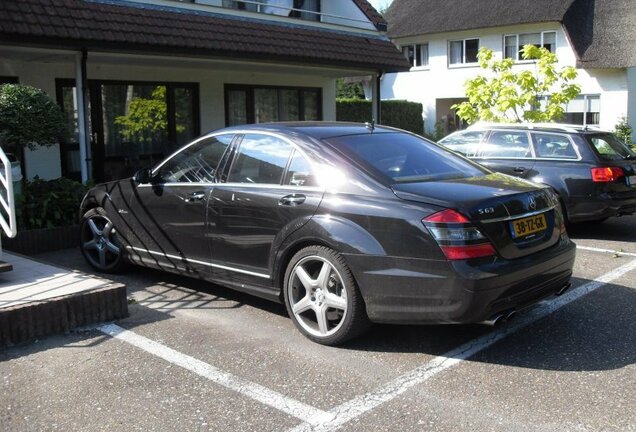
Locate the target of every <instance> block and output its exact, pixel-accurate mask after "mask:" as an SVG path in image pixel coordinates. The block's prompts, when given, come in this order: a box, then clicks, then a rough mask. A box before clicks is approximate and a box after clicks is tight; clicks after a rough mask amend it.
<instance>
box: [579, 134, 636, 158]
mask: <svg viewBox="0 0 636 432" xmlns="http://www.w3.org/2000/svg"><path fill="white" fill-rule="evenodd" d="M587 139H588V140H589V142H591V143H592V146H593V147H594V149H595V150H596V153H598V155H599V156H600V157H601V159H605V160H621V159H636V153H634V152H633V151H632V150H631V149H630V148H629V147H627V146H626V145H625V144H623V143H622V142H621V141H619V140H618V138H616V137H615V136H614V135H612V134H597V135H587Z"/></svg>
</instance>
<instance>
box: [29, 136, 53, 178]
mask: <svg viewBox="0 0 636 432" xmlns="http://www.w3.org/2000/svg"><path fill="white" fill-rule="evenodd" d="M24 166H25V167H26V173H24V177H25V178H26V179H27V180H33V178H34V177H35V176H38V177H39V178H41V179H43V180H53V179H56V178H59V177H61V176H62V165H61V162H60V146H59V144H54V145H52V146H50V147H45V146H38V147H37V148H36V149H35V150H29V149H28V148H25V149H24Z"/></svg>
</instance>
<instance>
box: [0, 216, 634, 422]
mask: <svg viewBox="0 0 636 432" xmlns="http://www.w3.org/2000/svg"><path fill="white" fill-rule="evenodd" d="M571 236H572V237H573V238H574V239H575V241H576V243H577V245H578V246H579V249H578V251H577V261H576V267H575V272H574V279H573V288H572V290H571V291H569V292H568V293H567V294H565V295H564V296H562V297H559V298H557V299H555V300H551V301H549V302H544V303H541V304H539V305H538V306H536V307H535V308H534V309H532V310H529V311H526V312H524V313H523V314H519V316H518V317H517V318H516V319H515V320H513V321H511V322H509V323H507V324H506V325H504V326H501V327H497V328H489V327H485V326H479V325H472V326H429V327H417V326H383V325H378V326H375V327H374V328H373V329H372V330H371V331H370V332H369V333H368V334H367V335H366V336H364V337H362V338H360V339H357V340H355V341H354V342H352V343H349V344H347V345H346V346H344V347H340V348H328V347H323V346H320V345H317V344H314V343H312V342H310V341H309V340H307V339H305V338H304V337H303V336H301V334H300V333H299V332H297V331H296V330H295V328H294V326H293V324H292V322H291V321H290V320H289V319H288V318H287V316H286V313H285V310H284V307H283V306H282V305H277V304H272V303H269V302H267V301H264V300H260V299H257V298H253V297H250V296H247V295H243V294H241V293H237V292H234V291H231V290H228V289H225V288H222V287H218V286H216V285H213V284H209V283H204V282H201V281H197V280H192V279H188V278H185V277H178V276H174V275H169V274H164V273H160V272H157V271H152V270H146V269H141V268H137V269H134V271H132V272H129V273H127V274H126V275H122V276H117V277H114V278H113V279H114V280H117V281H123V282H125V283H126V284H127V286H128V289H129V295H130V297H131V298H132V299H133V300H134V302H133V303H132V304H131V305H130V317H129V318H127V319H125V320H122V321H120V322H117V323H115V324H111V325H106V326H103V327H101V328H96V329H85V330H82V331H77V332H73V333H71V334H67V335H63V336H58V337H51V338H47V339H45V340H41V341H38V342H36V343H31V344H27V345H22V346H18V347H13V348H10V349H8V350H5V351H3V352H0V386H1V390H0V429H1V430H7V431H9V430H11V431H23V430H91V431H99V430H104V431H119V430H122V431H123V430H126V431H134V430H144V431H146V430H147V431H155V430H156V431H162V430H192V431H199V430H201V431H204V430H214V431H224V430H233V431H270V430H272V431H273V430H275V431H288V430H294V431H303V430H322V431H332V430H344V431H372V430H373V431H375V430H378V431H382V430H386V431H389V430H391V431H393V430H395V431H423V430H427V431H429V430H430V431H636V397H635V396H636V365H635V363H636V320H635V319H634V312H635V311H636V217H625V218H620V219H615V220H609V221H607V222H605V223H603V224H586V225H580V226H577V227H575V228H574V229H573V230H571ZM38 258H39V259H41V260H45V261H48V262H51V263H54V264H57V265H61V266H64V267H68V268H73V269H78V270H82V271H86V272H90V270H89V269H88V267H87V266H86V265H85V264H84V262H83V260H82V258H81V256H80V253H79V251H78V250H67V251H62V252H56V253H51V254H44V255H41V256H39V257H38Z"/></svg>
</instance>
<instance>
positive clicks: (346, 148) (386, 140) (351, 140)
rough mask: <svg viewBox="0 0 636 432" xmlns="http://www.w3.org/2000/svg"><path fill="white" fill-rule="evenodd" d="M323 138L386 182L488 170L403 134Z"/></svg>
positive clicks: (478, 173) (454, 176)
mask: <svg viewBox="0 0 636 432" xmlns="http://www.w3.org/2000/svg"><path fill="white" fill-rule="evenodd" d="M326 141H327V142H329V143H330V144H332V145H333V146H335V147H336V148H338V149H339V150H340V151H342V152H343V153H345V154H346V155H347V156H348V157H349V158H351V159H353V160H354V162H356V163H357V164H359V165H361V166H362V167H363V168H365V169H366V170H368V171H370V172H371V173H373V174H375V175H379V176H381V177H384V178H385V179H387V180H388V183H406V182H421V181H436V180H446V179H460V178H468V177H477V176H483V175H485V174H487V173H488V172H489V171H487V170H486V169H485V168H481V167H479V166H478V165H476V164H474V163H472V162H470V161H468V160H466V159H464V158H462V157H459V156H457V155H456V154H455V153H452V152H450V151H448V150H446V149H444V148H442V147H440V146H438V145H436V144H433V143H431V142H429V141H426V140H424V139H421V138H417V137H415V136H413V135H408V134H404V133H378V134H368V135H367V134H365V135H349V136H343V137H336V138H330V139H328V140H326Z"/></svg>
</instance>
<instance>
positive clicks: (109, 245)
mask: <svg viewBox="0 0 636 432" xmlns="http://www.w3.org/2000/svg"><path fill="white" fill-rule="evenodd" d="M80 249H81V251H82V255H84V258H85V259H86V261H87V262H88V263H89V264H90V265H91V266H92V267H93V268H94V269H95V270H97V271H99V272H103V273H118V272H120V271H121V270H122V269H123V268H124V265H125V263H124V260H123V250H122V246H121V243H120V242H119V240H118V238H117V231H116V229H115V226H114V225H113V223H112V222H111V220H110V219H109V218H108V216H106V212H105V211H104V209H102V208H94V209H91V210H89V211H87V212H86V213H84V216H83V217H82V222H81V224H80Z"/></svg>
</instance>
